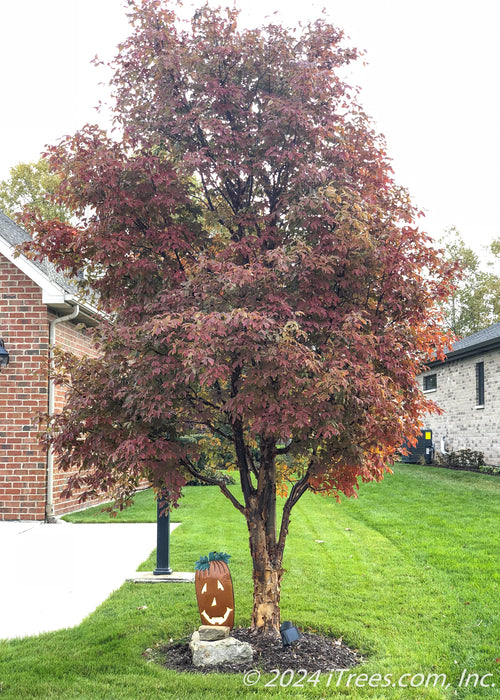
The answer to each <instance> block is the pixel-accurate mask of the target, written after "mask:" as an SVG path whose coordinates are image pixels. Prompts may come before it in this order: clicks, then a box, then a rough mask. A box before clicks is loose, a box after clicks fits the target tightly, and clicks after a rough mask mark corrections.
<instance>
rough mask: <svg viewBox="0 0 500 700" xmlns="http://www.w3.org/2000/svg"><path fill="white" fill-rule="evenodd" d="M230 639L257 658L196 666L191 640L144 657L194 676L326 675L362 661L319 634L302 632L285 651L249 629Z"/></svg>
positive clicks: (277, 642) (235, 631)
mask: <svg viewBox="0 0 500 700" xmlns="http://www.w3.org/2000/svg"><path fill="white" fill-rule="evenodd" d="M231 636H232V637H235V638H236V639H239V640H240V641H242V642H248V643H249V644H250V645H251V646H252V648H253V651H254V657H253V661H252V663H251V664H250V665H248V666H247V665H245V664H230V663H227V664H223V665H219V666H210V667H197V666H193V663H192V658H191V651H190V649H189V641H190V640H189V639H188V640H187V641H186V640H182V641H180V642H173V643H171V644H167V645H161V646H157V647H155V649H154V650H152V649H148V650H147V651H146V652H145V655H146V656H147V657H148V658H149V659H150V660H151V661H154V662H156V663H158V664H161V665H162V666H164V667H165V668H170V669H173V670H174V671H189V672H191V673H244V672H245V671H247V670H250V669H254V668H257V669H259V670H260V671H262V672H269V671H272V670H274V669H279V670H280V671H285V670H287V669H292V670H294V671H299V670H304V671H307V672H308V673H309V672H310V673H314V672H315V671H318V670H319V671H320V672H324V673H327V672H329V671H334V670H340V669H343V668H345V669H347V668H352V667H353V666H356V665H357V664H359V663H361V661H362V660H363V659H362V657H361V656H360V655H359V654H358V653H357V651H356V650H353V649H350V648H349V647H348V646H346V645H345V644H344V643H343V642H342V640H341V639H339V640H335V639H332V638H331V637H322V636H321V635H317V634H309V633H302V636H301V638H300V639H299V640H298V641H297V642H294V644H292V645H291V646H289V647H287V648H286V649H283V645H282V643H281V639H278V638H272V637H269V636H263V635H256V634H255V633H252V631H251V630H250V629H248V628H243V627H240V628H238V629H233V631H232V632H231Z"/></svg>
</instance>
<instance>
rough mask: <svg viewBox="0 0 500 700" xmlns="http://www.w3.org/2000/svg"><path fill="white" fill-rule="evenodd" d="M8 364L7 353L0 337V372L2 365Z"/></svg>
mask: <svg viewBox="0 0 500 700" xmlns="http://www.w3.org/2000/svg"><path fill="white" fill-rule="evenodd" d="M8 364H9V353H8V352H7V350H6V349H5V345H4V342H3V339H2V338H0V372H1V371H2V367H7V365H8Z"/></svg>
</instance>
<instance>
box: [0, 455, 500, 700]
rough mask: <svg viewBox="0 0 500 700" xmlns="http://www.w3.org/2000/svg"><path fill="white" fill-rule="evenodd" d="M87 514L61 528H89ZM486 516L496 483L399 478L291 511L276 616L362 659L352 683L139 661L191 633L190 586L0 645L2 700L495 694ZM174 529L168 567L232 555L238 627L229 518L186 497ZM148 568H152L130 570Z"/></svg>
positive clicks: (493, 525)
mask: <svg viewBox="0 0 500 700" xmlns="http://www.w3.org/2000/svg"><path fill="white" fill-rule="evenodd" d="M94 513H95V511H90V510H89V511H84V512H82V513H81V514H78V515H76V516H73V517H72V518H71V519H72V520H73V521H76V520H81V521H82V522H83V521H84V522H89V521H95V520H96V517H95V515H94ZM499 515H500V479H499V478H498V477H494V476H485V475H481V474H472V473H467V472H454V471H449V470H445V469H435V468H431V467H420V466H410V465H399V466H397V467H396V469H395V473H394V474H393V475H389V476H387V477H386V478H385V479H384V481H383V482H382V483H381V484H364V485H362V486H361V489H360V496H359V498H358V499H352V500H343V501H342V503H340V504H337V503H335V502H334V501H333V500H329V499H324V498H322V497H320V496H313V495H311V494H308V495H306V496H305V497H304V498H303V499H302V501H301V502H300V503H299V504H298V506H297V508H296V510H295V512H294V516H293V520H292V524H291V528H290V535H289V538H288V543H287V548H286V560H285V568H286V574H285V578H284V582H283V594H282V606H281V607H282V616H283V619H290V620H293V622H294V623H295V624H297V625H298V626H299V627H301V628H303V629H304V630H309V629H312V630H317V631H319V632H321V633H326V634H331V635H333V636H335V637H336V638H338V637H343V639H344V641H345V642H346V643H348V644H349V645H350V646H351V647H353V648H356V649H359V650H360V652H361V653H362V654H363V655H364V657H365V659H366V661H365V663H364V665H363V666H362V667H359V668H356V669H355V670H353V671H351V672H350V673H351V674H353V675H352V677H351V679H350V680H349V673H345V674H343V675H342V676H339V674H338V673H333V674H332V675H331V676H328V675H325V676H321V678H317V677H316V678H311V679H310V680H308V678H307V677H306V678H305V679H304V680H302V681H301V680H300V678H299V677H298V676H295V678H294V679H293V681H292V683H294V682H297V683H298V685H297V687H292V685H290V686H289V687H287V688H281V687H280V686H279V683H280V680H279V678H278V679H277V681H275V683H274V686H271V687H265V685H266V683H268V682H269V681H271V679H272V676H269V675H267V676H263V677H262V678H261V680H260V681H259V682H258V683H257V684H256V685H254V686H253V687H245V685H244V683H243V678H242V677H241V676H240V675H237V676H232V675H224V676H220V675H219V676H217V675H213V674H212V675H200V674H187V673H184V674H177V673H174V672H171V671H167V670H165V669H163V668H162V667H161V666H159V665H156V664H154V663H148V662H147V660H146V657H145V656H143V652H144V650H145V649H146V648H151V647H154V646H155V645H156V644H157V643H158V642H160V641H163V642H165V641H168V640H170V639H175V640H177V639H181V638H183V637H187V636H188V635H190V633H191V632H192V630H193V629H194V628H195V627H197V625H198V624H199V620H198V617H197V607H196V600H195V593H194V586H193V585H192V584H164V585H163V584H155V585H149V586H148V585H134V584H124V585H123V586H122V587H121V588H120V589H119V590H118V591H117V592H115V593H114V594H113V595H112V596H111V597H110V598H109V599H108V600H107V601H105V602H104V603H103V604H102V605H101V606H100V607H99V608H98V609H97V610H96V611H95V612H94V613H93V614H92V615H90V616H89V617H88V618H87V619H86V620H85V621H84V622H83V623H82V624H81V625H79V626H78V627H76V628H74V629H71V630H65V631H61V632H55V633H50V634H45V635H42V636H40V637H37V638H28V639H23V640H15V641H10V642H0V698H2V700H3V698H56V699H58V700H71V699H72V698H88V699H89V700H94V699H98V698H106V699H108V698H109V699H110V700H116V699H120V698H127V699H130V698H133V699H134V700H137V699H144V700H149V698H157V697H158V698H176V699H179V700H181V699H182V698H217V699H218V700H220V699H221V698H226V697H227V698H233V697H235V698H237V697H242V698H244V697H283V698H284V697H289V696H291V697H294V698H343V697H352V698H372V699H374V700H375V699H376V700H382V699H383V700H386V699H388V700H390V699H392V698H403V699H404V698H417V699H419V700H420V699H421V698H424V699H425V698H494V697H498V688H499V687H500V646H499V640H500V612H499V602H498V601H499V591H498V588H499V582H500V572H499V551H500V546H499V545H500V534H499V529H498V523H499ZM98 517H99V519H101V520H102V518H103V516H102V515H99V516H98ZM104 517H105V518H107V517H108V516H106V515H105V516H104ZM136 517H139V519H141V520H146V519H147V520H154V519H155V506H154V503H153V501H152V496H151V494H150V493H149V492H145V493H143V494H139V495H138V497H137V500H136V505H135V506H134V507H133V508H132V509H130V510H129V511H128V512H125V513H124V514H122V515H120V516H119V519H121V520H124V519H128V520H130V519H132V520H133V519H134V518H136ZM172 520H174V521H176V520H178V521H180V522H181V523H182V525H181V526H180V527H178V528H177V529H176V530H175V532H174V534H173V536H172V539H171V564H172V566H173V567H174V568H175V569H177V570H192V569H193V564H194V562H195V561H196V560H197V559H198V557H199V556H200V555H202V554H207V553H208V552H209V551H211V550H219V551H226V552H228V553H229V554H231V555H232V559H231V564H230V568H231V572H232V576H233V581H234V587H235V596H236V618H235V619H236V624H237V625H248V623H249V620H250V612H251V594H252V585H251V561H250V557H249V553H248V537H247V533H246V529H245V524H244V521H243V518H242V517H241V515H240V514H239V513H237V512H236V511H235V509H234V508H233V507H232V506H231V505H230V504H229V503H228V502H226V500H225V499H224V497H223V496H221V495H219V493H218V491H217V490H216V489H215V488H213V487H190V488H186V489H185V496H184V498H183V499H182V501H181V506H180V508H179V509H178V510H176V511H175V512H174V513H173V515H172ZM318 540H321V541H320V542H318ZM154 564H155V560H154V558H153V556H151V558H150V559H149V560H148V561H147V562H145V563H144V564H143V566H141V569H143V570H148V569H149V570H151V568H154ZM3 604H5V601H4V602H3ZM464 672H465V675H464V676H463V680H462V686H461V687H459V683H460V678H461V676H462V675H463V674H464ZM363 674H364V675H363ZM389 674H390V675H389ZM429 674H431V675H429ZM441 674H446V681H445V685H448V684H449V685H448V687H447V688H445V687H442V684H443V678H444V676H441ZM473 674H476V675H473ZM488 674H493V675H488ZM438 675H440V676H441V677H440V678H437V676H438ZM469 676H470V678H469V680H468V685H467V686H466V685H465V683H466V681H467V678H468V677H469ZM400 678H401V683H402V684H404V685H406V686H407V687H406V688H404V687H399V686H398V681H399V679H400ZM281 680H282V682H283V683H287V682H288V681H289V680H290V676H289V675H288V676H285V677H282V679H281ZM481 680H482V683H483V686H484V687H480V685H479V684H480V682H481ZM435 681H436V687H433V684H434V682H435ZM426 682H427V687H426ZM393 683H394V684H395V687H393V685H392V684H393ZM493 683H495V684H496V687H486V686H492V684H493ZM474 685H476V686H477V687H474Z"/></svg>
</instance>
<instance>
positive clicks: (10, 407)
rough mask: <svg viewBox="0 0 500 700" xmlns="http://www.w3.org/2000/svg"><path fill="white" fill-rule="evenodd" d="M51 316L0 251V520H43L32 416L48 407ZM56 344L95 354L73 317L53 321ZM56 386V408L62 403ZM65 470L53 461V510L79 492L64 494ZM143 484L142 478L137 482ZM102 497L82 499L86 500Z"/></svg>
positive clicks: (73, 505)
mask: <svg viewBox="0 0 500 700" xmlns="http://www.w3.org/2000/svg"><path fill="white" fill-rule="evenodd" d="M55 318H56V316H55V315H54V314H52V313H49V311H48V309H47V306H46V305H45V304H44V303H43V301H42V291H41V289H40V288H39V287H38V285H36V284H35V283H34V282H32V281H31V280H30V279H29V278H28V277H27V276H26V275H25V274H24V273H23V272H21V271H20V270H19V269H18V268H17V267H16V266H15V265H14V264H13V263H11V262H9V261H8V260H7V259H5V258H4V257H3V256H0V338H3V339H4V341H5V348H6V350H7V351H8V352H9V355H10V363H9V365H8V367H6V368H4V369H3V371H2V372H1V373H0V521H1V520H44V519H45V515H46V514H45V506H46V500H47V453H46V450H45V449H44V448H43V447H42V445H41V444H40V441H39V438H38V426H37V423H36V416H37V415H38V414H40V413H46V412H47V410H48V372H47V369H48V360H49V327H50V323H51V321H52V320H53V319H55ZM55 328H56V339H55V340H56V344H57V345H58V346H59V347H61V348H62V349H64V350H69V351H70V352H73V353H75V354H76V355H77V356H79V357H82V356H84V355H89V354H90V355H95V350H94V348H93V347H92V343H91V339H90V337H89V334H88V332H87V331H86V329H85V328H82V325H81V324H77V323H75V322H74V321H62V322H60V323H58V324H57V325H56V326H55ZM64 400H65V396H64V390H63V389H62V388H60V387H56V388H55V410H56V412H57V411H60V410H61V408H62V407H63V405H64ZM68 476H69V475H68V474H67V473H64V472H61V471H59V470H58V469H57V462H56V463H55V464H54V473H53V499H54V513H55V515H56V516H61V515H63V514H65V513H68V512H71V511H74V510H78V509H79V508H81V507H82V504H80V503H79V502H78V494H76V495H75V496H74V497H72V498H71V499H63V498H62V497H61V492H62V491H63V489H64V488H65V485H66V482H67V479H68ZM147 486H148V484H147V482H146V481H143V482H142V483H141V488H146V487H147ZM100 500H101V501H102V499H95V500H94V501H87V502H86V503H85V506H89V505H93V504H96V503H99V502H100Z"/></svg>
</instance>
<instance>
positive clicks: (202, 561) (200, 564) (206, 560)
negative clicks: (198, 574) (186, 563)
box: [194, 552, 231, 571]
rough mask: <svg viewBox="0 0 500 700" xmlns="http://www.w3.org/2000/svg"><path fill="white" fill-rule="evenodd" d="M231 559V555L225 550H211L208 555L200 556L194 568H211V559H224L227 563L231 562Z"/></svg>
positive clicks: (199, 569)
mask: <svg viewBox="0 0 500 700" xmlns="http://www.w3.org/2000/svg"><path fill="white" fill-rule="evenodd" d="M230 559H231V555H230V554H226V553H225V552H210V554H209V555H208V557H200V558H199V559H198V561H197V562H196V564H195V565H194V568H195V571H206V570H207V569H208V568H209V566H210V562H211V561H223V562H225V563H226V564H229V560H230Z"/></svg>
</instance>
